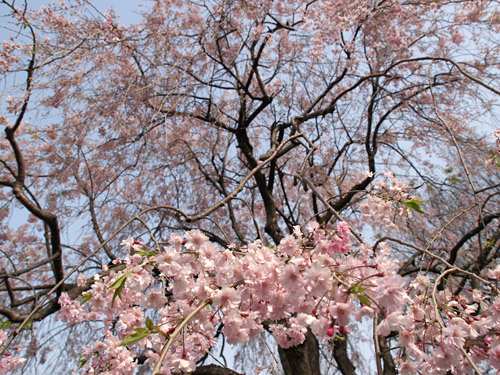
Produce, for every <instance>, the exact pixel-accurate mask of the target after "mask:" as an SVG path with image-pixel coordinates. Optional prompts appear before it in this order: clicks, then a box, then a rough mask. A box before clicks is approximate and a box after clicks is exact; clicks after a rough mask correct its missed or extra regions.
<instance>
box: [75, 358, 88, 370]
mask: <svg viewBox="0 0 500 375" xmlns="http://www.w3.org/2000/svg"><path fill="white" fill-rule="evenodd" d="M76 363H79V364H80V367H78V369H81V368H82V367H83V366H85V364H86V363H87V360H86V359H85V358H82V359H79V360H78V361H76Z"/></svg>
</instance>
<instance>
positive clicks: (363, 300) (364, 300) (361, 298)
mask: <svg viewBox="0 0 500 375" xmlns="http://www.w3.org/2000/svg"><path fill="white" fill-rule="evenodd" d="M356 297H358V299H359V302H361V303H362V304H363V305H365V306H370V299H369V298H368V297H367V296H366V295H364V294H356Z"/></svg>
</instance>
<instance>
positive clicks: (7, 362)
mask: <svg viewBox="0 0 500 375" xmlns="http://www.w3.org/2000/svg"><path fill="white" fill-rule="evenodd" d="M7 336H8V334H7V332H5V330H0V347H2V345H3V344H4V343H5V342H6V341H7ZM12 350H14V351H17V350H18V348H13V349H12ZM25 361H26V359H25V358H21V357H19V356H17V355H14V354H12V353H11V351H6V352H4V353H3V354H2V355H1V357H0V375H3V374H7V373H8V372H11V371H14V370H16V369H18V368H19V366H21V365H22V364H23V363H24V362H25Z"/></svg>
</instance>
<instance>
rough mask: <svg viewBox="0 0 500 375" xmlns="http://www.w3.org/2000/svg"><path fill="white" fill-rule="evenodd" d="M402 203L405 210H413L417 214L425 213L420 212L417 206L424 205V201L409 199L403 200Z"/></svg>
mask: <svg viewBox="0 0 500 375" xmlns="http://www.w3.org/2000/svg"><path fill="white" fill-rule="evenodd" d="M403 202H404V203H405V207H406V209H407V210H415V211H417V212H420V213H421V214H423V213H425V211H424V210H422V209H421V208H420V206H419V204H421V203H425V201H417V200H415V199H410V200H405V201H403Z"/></svg>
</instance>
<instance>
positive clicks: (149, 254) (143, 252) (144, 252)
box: [135, 250, 158, 257]
mask: <svg viewBox="0 0 500 375" xmlns="http://www.w3.org/2000/svg"><path fill="white" fill-rule="evenodd" d="M135 253H136V254H139V255H142V256H148V257H149V256H156V255H158V253H156V252H154V251H145V250H139V251H136V252H135Z"/></svg>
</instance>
